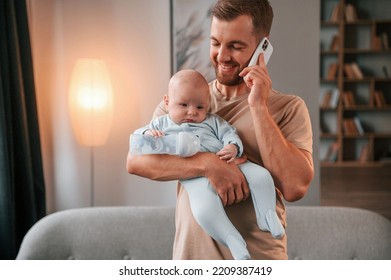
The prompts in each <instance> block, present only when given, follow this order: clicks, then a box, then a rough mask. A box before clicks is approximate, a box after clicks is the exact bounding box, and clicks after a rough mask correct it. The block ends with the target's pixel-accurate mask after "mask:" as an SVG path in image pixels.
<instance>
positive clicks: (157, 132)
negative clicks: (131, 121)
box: [144, 129, 164, 137]
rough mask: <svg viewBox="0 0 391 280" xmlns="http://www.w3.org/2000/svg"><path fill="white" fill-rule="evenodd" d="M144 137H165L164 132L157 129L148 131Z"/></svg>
mask: <svg viewBox="0 0 391 280" xmlns="http://www.w3.org/2000/svg"><path fill="white" fill-rule="evenodd" d="M144 135H149V136H153V137H161V136H164V132H163V131H160V130H156V129H148V130H146V131H145V132H144Z"/></svg>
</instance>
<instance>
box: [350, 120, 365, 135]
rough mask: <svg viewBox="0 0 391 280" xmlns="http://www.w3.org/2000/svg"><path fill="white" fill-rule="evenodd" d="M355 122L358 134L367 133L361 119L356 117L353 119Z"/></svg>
mask: <svg viewBox="0 0 391 280" xmlns="http://www.w3.org/2000/svg"><path fill="white" fill-rule="evenodd" d="M353 122H354V125H355V126H356V129H357V132H358V134H360V135H364V133H365V131H364V128H363V126H362V124H361V121H360V119H359V118H357V117H354V118H353Z"/></svg>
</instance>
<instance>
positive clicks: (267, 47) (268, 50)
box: [248, 37, 273, 66]
mask: <svg viewBox="0 0 391 280" xmlns="http://www.w3.org/2000/svg"><path fill="white" fill-rule="evenodd" d="M261 53H264V55H263V57H264V60H265V65H266V64H267V63H268V61H269V59H270V56H271V55H272V53H273V46H272V44H270V41H269V40H268V39H267V38H266V37H265V38H263V39H262V40H261V42H260V43H259V44H258V47H257V48H256V49H255V52H254V54H253V56H252V57H251V60H250V63H249V64H248V66H254V65H256V64H257V62H258V57H259V54H261Z"/></svg>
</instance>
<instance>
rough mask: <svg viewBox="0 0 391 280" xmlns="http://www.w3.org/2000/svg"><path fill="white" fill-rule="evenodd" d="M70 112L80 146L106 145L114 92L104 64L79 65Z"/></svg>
mask: <svg viewBox="0 0 391 280" xmlns="http://www.w3.org/2000/svg"><path fill="white" fill-rule="evenodd" d="M69 112H70V117H71V123H72V127H73V130H74V132H75V135H76V139H77V140H78V142H79V143H80V144H81V145H83V146H89V147H91V146H101V145H103V144H104V143H105V142H106V140H107V136H108V134H109V131H110V126H111V120H112V115H113V93H112V87H111V82H110V77H109V73H108V71H107V67H106V64H105V63H104V61H102V60H98V59H79V60H78V61H77V62H76V65H75V67H74V68H73V71H72V77H71V82H70V88H69Z"/></svg>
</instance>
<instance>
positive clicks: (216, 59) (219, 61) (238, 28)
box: [210, 15, 258, 86]
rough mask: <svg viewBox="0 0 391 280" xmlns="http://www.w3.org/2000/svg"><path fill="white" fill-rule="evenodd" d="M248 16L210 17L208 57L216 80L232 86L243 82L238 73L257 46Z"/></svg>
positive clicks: (245, 65)
mask: <svg viewBox="0 0 391 280" xmlns="http://www.w3.org/2000/svg"><path fill="white" fill-rule="evenodd" d="M252 30H253V26H252V21H251V18H250V17H249V16H245V15H243V16H239V17H237V18H236V19H234V20H232V21H222V20H219V19H217V18H213V19H212V24H211V36H210V59H211V61H212V65H213V67H214V69H215V72H216V78H217V80H218V81H219V82H220V83H221V84H224V85H228V86H232V85H238V84H240V83H242V82H243V79H242V78H241V77H239V73H240V72H241V71H242V70H243V69H244V68H245V67H247V65H248V63H249V61H250V58H251V55H252V54H253V52H254V50H255V48H256V46H257V43H258V42H257V38H256V36H255V35H254V33H253V32H252Z"/></svg>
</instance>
